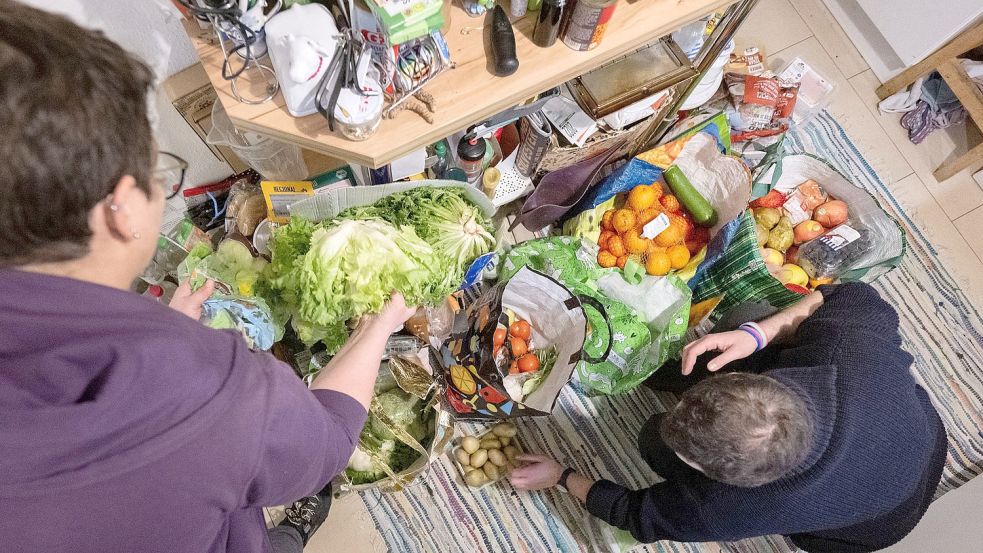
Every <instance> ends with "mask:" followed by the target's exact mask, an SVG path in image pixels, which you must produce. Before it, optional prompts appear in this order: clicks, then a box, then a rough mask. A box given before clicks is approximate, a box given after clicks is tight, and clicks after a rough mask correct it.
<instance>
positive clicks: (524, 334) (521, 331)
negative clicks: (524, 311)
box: [509, 319, 532, 342]
mask: <svg viewBox="0 0 983 553" xmlns="http://www.w3.org/2000/svg"><path fill="white" fill-rule="evenodd" d="M509 334H511V335H512V336H514V337H516V338H522V339H523V340H526V341H527V342H528V341H529V337H530V336H532V327H530V326H529V323H527V322H526V321H523V320H522V319H519V320H518V321H516V322H514V323H512V326H510V327H509Z"/></svg>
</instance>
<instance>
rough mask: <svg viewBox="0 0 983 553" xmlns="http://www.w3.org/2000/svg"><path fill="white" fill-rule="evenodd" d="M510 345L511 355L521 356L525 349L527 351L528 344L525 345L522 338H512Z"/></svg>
mask: <svg viewBox="0 0 983 553" xmlns="http://www.w3.org/2000/svg"><path fill="white" fill-rule="evenodd" d="M511 345H512V356H513V357H515V358H519V357H522V356H523V355H525V354H526V352H527V351H529V346H528V345H526V341H525V340H523V339H522V338H512V339H511Z"/></svg>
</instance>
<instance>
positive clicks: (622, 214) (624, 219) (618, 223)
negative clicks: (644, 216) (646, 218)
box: [611, 209, 635, 233]
mask: <svg viewBox="0 0 983 553" xmlns="http://www.w3.org/2000/svg"><path fill="white" fill-rule="evenodd" d="M611 224H612V225H614V230H616V231H618V232H619V233H623V232H628V231H629V230H631V229H632V228H634V227H635V212H634V211H632V210H630V209H619V210H618V211H615V212H614V216H613V217H612V218H611Z"/></svg>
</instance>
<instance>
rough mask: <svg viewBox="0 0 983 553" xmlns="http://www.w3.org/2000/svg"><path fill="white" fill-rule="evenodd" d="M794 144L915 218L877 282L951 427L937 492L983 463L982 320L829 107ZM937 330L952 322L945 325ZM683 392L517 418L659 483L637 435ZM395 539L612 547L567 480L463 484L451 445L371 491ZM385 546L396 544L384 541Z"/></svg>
mask: <svg viewBox="0 0 983 553" xmlns="http://www.w3.org/2000/svg"><path fill="white" fill-rule="evenodd" d="M786 142H787V144H788V147H789V149H790V150H792V151H794V152H809V153H812V154H815V155H817V156H819V157H822V158H824V159H826V160H828V161H829V162H830V163H831V164H832V165H833V166H834V167H835V168H836V169H838V170H839V171H840V172H842V173H843V174H844V175H846V177H847V178H848V179H850V180H851V181H852V182H853V183H854V184H856V185H857V186H860V187H863V188H864V189H865V190H867V191H869V192H870V193H872V194H873V195H874V196H875V197H876V198H877V200H878V201H879V202H880V203H881V206H882V207H883V208H884V209H885V210H886V211H887V212H888V214H890V215H891V216H892V217H894V218H895V219H896V220H897V221H899V223H900V224H901V225H902V227H903V228H904V230H905V232H906V234H907V239H908V253H907V255H906V256H905V258H904V260H902V262H901V264H900V266H899V267H898V268H897V269H895V270H893V271H892V272H890V273H888V274H886V275H884V276H882V277H881V278H880V279H878V280H877V282H876V283H874V286H875V288H877V289H878V292H879V293H880V294H881V296H882V297H883V298H884V299H886V300H887V301H888V302H890V303H891V304H893V305H895V306H897V308H898V311H899V315H900V319H901V328H900V330H901V335H902V337H903V338H904V344H905V345H904V347H905V349H906V350H907V351H908V352H909V353H911V354H912V356H914V358H915V362H914V365H913V367H912V371H913V373H914V374H915V377H916V378H917V379H918V381H919V383H920V384H921V385H922V386H923V387H924V388H925V389H926V390H927V391H928V393H929V395H930V396H931V398H932V401H933V403H934V404H935V406H936V408H937V409H938V411H939V415H940V416H941V417H942V420H943V423H944V424H945V426H946V430H947V432H948V434H949V456H948V459H947V464H946V468H945V471H944V473H943V478H942V483H941V485H940V487H939V490H938V492H937V494H939V495H941V494H942V493H944V492H946V491H948V490H951V489H954V488H956V487H959V486H960V485H962V484H965V483H966V482H968V481H969V480H970V479H972V478H973V477H975V476H976V475H978V474H980V473H981V472H983V434H981V433H983V419H980V418H979V415H978V413H980V412H983V322H981V317H980V312H979V311H977V310H976V309H975V308H974V307H973V305H972V304H971V303H970V302H969V300H968V299H967V297H966V295H965V294H964V293H963V292H962V290H961V289H960V286H959V284H958V282H957V281H956V280H955V279H954V278H953V276H952V275H951V274H949V272H948V270H947V269H946V266H945V264H944V263H943V262H942V261H940V260H939V258H938V254H937V252H936V250H935V248H934V246H933V245H932V244H931V243H930V242H929V241H928V240H927V238H926V237H925V235H924V234H923V233H922V230H921V227H920V226H919V225H917V224H915V222H914V221H913V220H912V219H911V218H910V217H909V215H908V214H907V213H906V212H905V211H904V209H903V207H902V205H901V203H900V202H899V201H898V200H897V199H896V198H895V197H894V196H893V195H892V194H891V191H890V190H889V188H888V187H887V186H886V185H885V183H884V182H883V181H881V179H880V178H879V177H878V176H877V174H876V173H875V172H874V170H873V169H872V168H871V166H870V164H869V163H868V162H867V161H866V160H865V159H864V158H863V157H862V156H861V155H860V153H859V152H858V151H857V148H856V146H854V144H853V142H851V141H850V139H849V138H848V137H847V136H846V134H845V133H844V131H843V129H842V128H841V127H840V125H839V124H838V123H837V122H836V120H834V119H833V118H832V117H831V116H830V115H829V114H828V113H826V112H823V113H822V114H820V115H819V116H817V117H816V118H815V119H814V120H813V121H812V122H811V123H809V124H808V125H806V126H804V127H803V128H800V129H798V130H796V131H795V132H790V133H789V135H788V138H787V141H786ZM936 329H945V332H939V331H937V330H936ZM674 400H675V397H674V396H673V395H672V394H668V393H660V394H656V393H654V392H651V391H649V390H648V389H644V388H643V389H638V390H635V391H633V392H630V393H627V394H623V395H620V396H611V397H595V398H591V397H587V396H586V395H584V394H583V393H582V391H581V390H579V389H578V388H576V387H574V386H573V385H571V386H567V387H566V388H565V389H564V391H563V392H562V393H561V395H560V398H559V400H558V401H557V405H556V408H555V410H554V412H553V414H552V415H551V416H550V417H537V418H535V419H522V420H519V421H517V424H518V426H519V434H518V436H517V438H516V439H517V440H519V441H520V443H521V444H522V446H523V447H524V448H525V449H526V450H527V451H534V452H542V453H544V454H546V455H550V456H552V457H554V458H556V459H558V460H560V461H561V462H564V463H568V464H570V466H573V467H574V468H576V469H577V470H578V471H581V472H583V473H584V474H587V475H590V476H592V477H594V478H608V479H610V480H614V481H617V482H621V483H623V484H625V485H627V486H632V487H636V488H638V487H643V486H649V485H651V484H653V483H655V482H657V481H658V480H659V477H658V476H657V475H655V474H654V473H653V472H652V471H651V470H649V469H648V467H647V465H646V464H645V461H643V460H642V458H641V455H640V454H639V452H638V447H637V443H636V440H637V435H638V432H639V430H640V429H641V427H642V424H644V422H645V421H646V419H648V417H650V416H651V415H653V414H655V413H658V412H662V411H665V410H666V409H668V408H669V407H670V406H672V405H673V404H674ZM361 498H362V500H363V502H364V503H365V506H366V508H367V511H368V515H367V516H370V517H371V519H372V521H373V522H374V524H375V525H376V528H377V529H378V531H379V534H380V536H381V540H382V541H383V542H384V544H377V548H376V549H377V550H380V551H381V550H388V551H400V552H405V553H417V552H420V553H423V552H432V551H441V552H443V553H474V552H475V551H523V552H527V553H540V552H542V553H546V552H554V551H559V552H563V553H581V552H588V551H591V552H592V551H609V550H611V547H610V546H609V544H610V543H611V541H610V540H611V539H612V537H611V535H610V533H609V532H606V531H605V530H604V529H603V526H602V525H599V524H597V521H596V519H592V518H591V517H589V515H588V514H587V512H586V511H585V510H584V509H583V507H582V506H580V505H579V503H578V502H577V501H576V500H575V499H572V498H571V497H570V496H568V495H566V494H563V493H561V492H558V491H547V492H540V493H528V492H524V491H518V490H515V489H513V488H512V487H511V486H510V485H508V484H507V483H505V482H502V483H500V484H496V485H494V486H490V487H488V488H485V489H482V490H472V489H471V488H468V487H466V486H464V485H463V484H461V483H460V482H459V480H458V477H457V471H456V470H455V468H454V467H453V466H452V463H451V461H450V460H449V459H448V458H447V457H446V456H441V457H440V458H439V459H437V460H436V461H435V462H434V464H433V466H432V468H431V469H430V472H429V474H427V475H426V476H425V477H423V478H421V479H420V480H419V481H418V482H417V483H414V484H413V485H412V486H411V487H410V488H409V489H407V490H406V491H404V492H401V493H396V494H391V495H382V494H379V493H377V492H370V493H366V494H363V495H362V496H361ZM383 545H384V546H385V547H384V548H383ZM794 550H795V549H794V548H793V547H792V546H790V545H789V544H787V543H786V541H785V539H784V538H782V537H778V536H768V537H761V538H755V539H750V540H743V541H740V542H735V543H720V544H718V543H676V542H660V543H658V544H654V545H647V546H638V547H636V548H634V549H632V550H631V551H632V552H639V553H640V552H651V553H655V552H660V553H665V552H669V551H671V552H676V553H720V552H731V553H789V552H791V551H794Z"/></svg>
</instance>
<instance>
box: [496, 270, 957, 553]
mask: <svg viewBox="0 0 983 553" xmlns="http://www.w3.org/2000/svg"><path fill="white" fill-rule="evenodd" d="M768 343H772V345H771V346H769V347H767V348H765V347H764V346H765V345H767V344H768ZM710 352H719V354H717V355H716V357H712V358H710V359H709V360H708V358H709V357H710V355H704V354H709V353H710ZM912 361H913V358H912V356H911V355H910V354H908V353H907V352H905V351H904V350H903V349H902V348H901V337H900V335H899V333H898V315H897V312H896V311H895V310H894V308H893V307H891V305H889V304H888V303H887V302H885V301H884V300H883V299H881V298H880V296H878V294H877V292H876V291H875V290H874V289H873V288H871V287H870V286H869V285H867V284H861V283H851V284H842V285H837V286H823V287H820V289H819V291H818V292H816V293H813V294H810V295H809V296H807V297H806V298H805V299H803V300H802V301H800V302H799V303H798V304H796V305H794V306H793V307H791V308H789V309H787V310H785V311H783V312H780V313H777V314H775V315H773V316H771V317H768V318H766V319H764V320H761V321H759V322H758V323H751V324H744V325H741V326H740V327H739V328H737V329H736V330H732V331H729V332H720V333H714V334H709V335H707V336H705V337H703V338H701V339H699V340H696V341H694V342H692V343H690V344H689V345H688V346H687V347H686V349H685V350H684V355H683V361H682V371H681V373H682V374H680V371H678V370H677V371H669V370H667V369H664V371H665V372H664V373H662V374H659V373H657V378H655V379H654V381H653V383H652V384H653V387H656V388H658V389H666V390H670V391H683V390H685V391H683V393H682V395H681V398H680V401H679V403H678V404H677V405H676V406H675V407H674V408H673V409H672V410H671V411H669V412H668V413H665V414H660V415H656V416H655V417H653V418H652V419H651V420H650V421H648V422H647V423H646V424H645V426H644V427H643V428H642V430H641V433H640V437H639V447H640V450H641V454H642V457H643V458H644V459H645V460H646V461H647V462H648V464H649V465H650V466H651V467H652V469H653V470H654V471H655V472H656V473H658V474H659V475H660V476H662V477H663V478H665V479H666V480H665V481H664V482H660V483H658V484H656V485H654V486H652V487H650V488H647V489H643V490H629V489H626V488H625V487H623V486H620V485H618V484H616V483H614V482H610V481H607V480H600V481H597V482H595V481H593V480H592V479H590V478H588V477H586V476H583V475H580V474H577V473H576V472H575V471H573V470H572V469H567V468H565V467H563V466H562V465H560V464H559V463H557V462H556V461H554V460H552V459H550V458H548V457H545V456H540V455H527V456H524V457H522V459H523V460H524V461H525V462H526V463H528V464H527V465H525V466H524V467H522V468H519V469H517V470H515V471H514V472H513V475H512V482H513V484H514V485H515V486H516V487H518V488H524V489H533V490H535V489H544V488H548V487H552V486H557V485H559V486H561V487H562V488H564V489H566V490H568V491H569V492H570V493H571V494H572V495H574V496H575V497H577V498H579V499H580V500H582V501H584V502H585V503H586V505H587V510H588V511H590V513H591V514H593V515H594V516H597V517H598V518H600V519H602V520H604V521H605V522H607V523H609V524H611V525H613V526H616V527H618V528H622V529H624V530H628V531H629V532H631V534H632V535H633V536H634V537H635V538H636V539H638V540H639V541H642V542H646V543H650V542H655V541H659V540H674V541H683V542H703V541H732V540H739V539H743V538H749V537H754V536H762V535H768V534H781V535H785V536H788V537H789V538H790V539H791V541H792V542H793V543H795V545H797V546H798V547H799V548H801V549H803V550H805V551H808V552H811V553H854V552H857V553H859V552H867V551H876V550H878V549H882V548H885V547H887V546H889V545H892V544H894V543H896V542H897V541H899V540H901V539H902V538H903V537H904V536H905V535H906V534H907V533H908V532H910V531H911V529H912V528H914V526H915V525H916V524H917V523H918V521H919V519H920V518H921V516H922V515H923V514H924V512H925V510H926V509H927V508H928V505H929V503H931V501H932V498H933V496H934V493H935V489H936V486H937V484H938V482H939V480H940V478H941V474H942V468H943V465H944V464H945V458H946V450H947V438H946V433H945V429H944V428H943V426H942V422H941V419H940V418H939V416H938V414H937V413H936V411H935V409H934V408H933V406H932V403H931V401H930V400H929V397H928V395H927V394H926V393H925V390H924V389H922V387H921V386H919V385H918V384H917V383H916V381H915V379H914V378H913V376H912V374H911V372H910V367H911V364H912ZM694 368H696V370H695V371H694ZM721 369H724V371H722V374H714V373H716V372H717V371H721Z"/></svg>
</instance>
